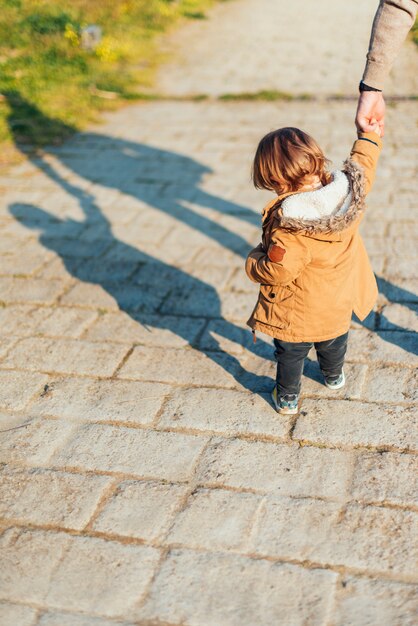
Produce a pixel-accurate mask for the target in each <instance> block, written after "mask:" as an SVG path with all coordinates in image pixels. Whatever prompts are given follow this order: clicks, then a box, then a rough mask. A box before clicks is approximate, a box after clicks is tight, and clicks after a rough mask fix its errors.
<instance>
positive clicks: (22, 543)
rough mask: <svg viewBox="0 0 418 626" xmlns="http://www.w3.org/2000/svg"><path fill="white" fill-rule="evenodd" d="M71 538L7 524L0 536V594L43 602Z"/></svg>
mask: <svg viewBox="0 0 418 626" xmlns="http://www.w3.org/2000/svg"><path fill="white" fill-rule="evenodd" d="M70 541H71V538H70V537H69V535H66V534H65V533H51V532H45V531H32V530H28V529H18V528H11V529H8V530H6V531H5V532H4V533H3V535H2V536H1V537H0V547H1V552H2V567H1V569H0V594H1V595H0V597H1V598H2V599H5V600H9V601H10V602H27V603H35V604H43V603H44V601H45V598H46V595H47V593H48V590H49V587H50V584H51V579H52V577H53V575H54V572H55V569H56V567H57V565H58V563H59V562H60V560H61V558H62V556H63V554H64V553H65V551H66V550H67V549H68V546H69V544H70Z"/></svg>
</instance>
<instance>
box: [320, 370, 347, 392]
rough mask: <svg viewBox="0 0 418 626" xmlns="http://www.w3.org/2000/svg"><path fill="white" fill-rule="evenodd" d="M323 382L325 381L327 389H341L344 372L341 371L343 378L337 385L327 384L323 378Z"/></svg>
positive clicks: (343, 381)
mask: <svg viewBox="0 0 418 626" xmlns="http://www.w3.org/2000/svg"><path fill="white" fill-rule="evenodd" d="M324 383H325V387H328V389H332V390H333V391H338V389H342V388H343V387H344V385H345V375H344V372H343V379H342V381H341V382H340V383H339V384H338V385H329V384H328V383H327V381H326V380H324Z"/></svg>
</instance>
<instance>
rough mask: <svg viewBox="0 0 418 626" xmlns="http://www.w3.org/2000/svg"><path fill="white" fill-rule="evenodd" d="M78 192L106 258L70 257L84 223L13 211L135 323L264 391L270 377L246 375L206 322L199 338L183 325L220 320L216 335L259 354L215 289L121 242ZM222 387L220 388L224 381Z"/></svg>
mask: <svg viewBox="0 0 418 626" xmlns="http://www.w3.org/2000/svg"><path fill="white" fill-rule="evenodd" d="M78 193H79V198H80V199H81V206H82V208H83V210H84V213H85V216H86V219H85V220H84V222H82V223H81V224H82V227H83V229H85V228H87V227H88V226H89V225H94V228H98V229H99V231H100V240H98V241H97V242H94V243H91V244H90V245H91V246H92V248H94V246H99V247H100V251H102V253H103V254H104V253H105V252H106V254H105V256H103V254H102V255H101V256H100V258H96V257H95V254H94V252H93V254H92V256H90V257H89V258H82V259H81V258H80V257H79V256H71V248H72V247H73V246H74V247H77V245H79V243H80V242H79V240H78V239H77V234H78V233H79V230H80V222H78V221H75V220H72V219H59V218H56V217H55V216H53V215H51V214H49V213H48V212H46V211H44V210H43V209H40V208H39V207H36V206H33V205H31V204H20V203H14V204H12V205H10V207H9V209H10V212H11V214H12V215H13V216H14V217H15V218H16V219H18V220H19V221H20V222H21V223H22V224H24V225H25V226H26V227H27V228H31V229H34V230H37V231H40V235H39V241H40V242H41V243H42V244H43V245H44V246H45V247H46V248H48V249H50V250H52V251H54V252H55V253H56V254H58V255H59V256H60V257H61V258H62V260H63V262H64V264H65V267H66V269H67V271H68V272H69V273H70V274H71V275H72V276H74V277H75V278H77V279H78V280H80V281H83V282H87V283H94V284H98V285H101V286H102V287H103V289H105V290H106V291H107V293H109V294H110V295H111V296H112V297H113V298H114V299H115V300H116V302H117V304H118V306H119V308H120V309H121V310H122V311H125V312H126V313H128V314H129V315H130V317H131V318H132V319H133V320H134V321H136V322H139V323H141V324H143V325H144V326H145V327H147V326H148V325H149V326H152V327H157V328H162V329H167V330H170V331H172V332H173V333H174V334H176V335H178V336H180V337H182V338H183V339H185V340H186V341H187V343H188V344H189V345H190V346H192V347H194V348H197V349H198V350H199V351H200V352H202V353H204V354H205V355H206V356H208V357H209V358H210V359H211V360H212V361H213V362H215V363H217V364H218V365H220V366H221V367H222V368H223V369H224V370H225V371H226V372H227V373H229V374H230V375H231V376H232V377H233V378H234V379H235V380H236V381H237V383H238V384H239V386H240V387H243V388H246V389H248V390H250V391H252V392H255V391H256V392H263V391H265V390H266V388H267V385H268V382H269V381H268V380H267V378H266V377H263V376H257V375H256V374H253V373H250V372H247V371H245V370H244V369H243V368H242V366H241V365H240V363H239V361H238V359H237V358H236V357H235V356H233V355H231V354H228V353H226V352H224V351H223V350H222V348H221V346H220V343H219V341H218V340H217V339H216V338H215V337H214V335H213V334H212V333H211V332H210V329H208V324H207V323H206V324H205V327H204V329H203V332H202V333H201V334H200V336H199V338H198V340H197V339H196V329H195V327H194V326H193V324H187V323H183V322H184V321H185V320H184V316H187V317H190V316H191V317H195V318H197V319H201V318H206V320H209V321H210V320H217V322H218V323H217V324H216V329H215V330H216V333H217V334H219V335H220V336H221V337H224V338H226V339H228V340H230V341H233V342H242V343H244V345H245V346H246V347H247V348H248V349H249V350H250V351H254V352H259V349H260V348H259V346H258V344H257V350H255V349H254V347H253V343H252V337H251V333H250V332H249V331H247V330H246V329H242V328H239V327H237V326H235V325H234V324H233V323H232V322H230V321H227V320H225V319H224V318H223V317H222V314H221V302H220V299H219V296H218V294H217V292H216V289H214V287H212V286H211V285H209V284H207V283H205V282H203V281H202V280H200V279H198V278H195V277H193V276H190V275H189V274H187V273H186V272H183V271H182V270H180V269H178V268H176V267H173V266H171V265H168V264H167V263H164V262H163V261H161V260H159V259H157V258H155V257H152V256H150V255H148V254H146V253H145V252H142V251H140V250H138V249H137V248H135V247H133V246H131V245H129V244H127V243H125V242H123V241H121V240H119V239H117V238H116V237H115V236H114V235H113V233H112V230H111V225H110V223H109V221H108V220H107V218H106V217H105V216H104V215H103V214H102V212H101V211H100V209H99V207H98V206H97V205H96V204H95V203H94V202H93V199H92V197H91V196H90V195H89V194H88V193H85V192H82V191H80V190H79V192H78ZM182 318H183V319H182ZM243 339H244V341H242V340H243ZM167 358H169V355H168V356H167ZM175 368H176V364H175V362H173V369H175ZM219 383H220V386H221V387H222V386H223V385H222V380H221V379H220V381H219ZM270 383H271V381H270Z"/></svg>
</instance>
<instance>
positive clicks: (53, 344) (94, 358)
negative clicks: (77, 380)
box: [2, 337, 128, 376]
mask: <svg viewBox="0 0 418 626" xmlns="http://www.w3.org/2000/svg"><path fill="white" fill-rule="evenodd" d="M127 351H128V347H127V346H121V345H117V344H109V343H92V342H87V341H77V340H75V339H44V338H40V337H31V338H25V339H22V340H21V341H20V342H19V343H18V344H17V346H16V347H15V348H14V349H12V350H11V351H10V353H9V354H8V356H7V357H6V358H5V360H4V361H3V362H2V366H3V367H16V368H21V369H27V370H32V371H39V370H40V371H43V372H58V373H62V374H79V375H81V374H87V375H89V374H90V375H95V376H111V375H112V374H113V372H114V371H115V369H116V368H117V366H118V365H119V363H121V361H122V359H123V357H124V356H125V354H126V353H127ZM28 355H31V358H30V360H28Z"/></svg>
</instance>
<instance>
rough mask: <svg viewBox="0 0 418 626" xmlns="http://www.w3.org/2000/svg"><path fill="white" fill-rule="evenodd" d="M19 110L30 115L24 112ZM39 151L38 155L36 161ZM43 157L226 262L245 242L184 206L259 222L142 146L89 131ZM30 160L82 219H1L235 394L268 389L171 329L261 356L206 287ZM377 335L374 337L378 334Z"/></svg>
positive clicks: (35, 210)
mask: <svg viewBox="0 0 418 626" xmlns="http://www.w3.org/2000/svg"><path fill="white" fill-rule="evenodd" d="M16 102H17V103H19V106H22V99H21V98H20V99H18V98H17V96H16V94H15V95H14V97H13V98H9V105H10V106H11V113H10V123H11V129H12V132H15V138H16V143H17V144H19V140H20V139H21V128H20V127H19V125H18V124H17V122H16V119H17V118H18V114H17V113H16V111H15V110H14V109H13V103H16ZM27 106H29V107H30V108H31V109H35V107H33V106H32V105H27ZM33 114H34V118H33V119H34V120H35V122H34V123H35V124H36V123H46V122H47V126H48V127H52V128H53V127H54V123H55V121H54V120H49V119H48V118H46V122H45V120H43V118H45V116H43V114H42V113H41V112H40V111H39V110H37V109H36V110H35V111H33ZM57 123H58V122H57ZM80 140H81V141H80ZM92 148H93V149H94V159H93V158H92V154H93V151H92ZM47 153H48V149H46V150H45V152H44V154H47ZM53 153H54V158H56V159H58V160H59V161H60V162H61V163H62V164H63V165H64V166H65V167H66V168H68V169H69V170H70V171H72V172H74V173H75V174H77V175H78V176H80V177H81V178H83V179H84V180H87V181H90V182H91V183H92V184H99V185H102V186H104V187H107V188H111V189H115V190H118V191H120V192H122V193H123V194H127V195H130V196H131V197H133V198H136V199H139V200H141V201H143V202H145V203H147V204H148V205H149V206H151V207H153V208H156V209H158V210H160V211H162V212H164V213H167V214H169V215H170V216H171V217H174V218H175V219H177V220H179V221H180V222H184V223H185V224H187V226H188V227H191V228H194V229H196V231H199V232H202V233H204V234H205V236H207V237H210V238H212V239H214V240H215V241H216V242H217V243H219V244H221V245H222V246H223V247H224V248H226V249H229V250H231V251H232V252H234V253H235V254H237V255H240V256H241V257H245V256H246V253H247V251H248V248H249V244H248V242H247V241H246V240H245V239H244V238H243V237H241V236H240V234H239V233H236V232H232V231H230V230H229V229H228V228H225V227H224V226H222V225H220V224H218V223H216V222H214V221H213V220H211V219H210V218H209V217H206V216H205V215H202V214H199V213H198V212H196V211H194V210H193V209H192V208H190V207H189V206H186V205H187V203H190V204H196V205H198V206H200V207H205V208H209V209H212V210H214V211H216V212H218V213H220V214H232V215H234V216H236V217H237V218H239V219H242V220H244V221H245V222H247V223H250V224H258V223H259V220H260V218H259V216H257V215H256V214H255V213H254V212H253V211H251V210H250V209H249V208H248V207H245V206H242V205H239V204H236V203H233V202H230V201H228V200H223V199H222V198H219V197H217V196H214V195H212V194H209V193H207V192H205V191H203V190H202V189H200V188H199V184H200V183H201V181H202V177H203V176H204V175H205V174H207V173H209V172H210V171H211V170H210V169H209V168H208V167H206V166H204V165H202V164H200V163H198V162H197V161H195V160H193V159H191V158H189V157H186V156H183V155H180V154H176V153H173V152H169V151H166V150H160V149H157V148H154V147H152V146H147V145H142V144H138V143H135V142H132V141H126V140H121V139H118V138H114V137H107V136H105V135H101V134H96V133H83V134H81V135H79V142H78V144H77V146H76V147H72V146H71V143H70V144H67V145H66V148H65V149H61V150H60V151H58V152H57V151H55V150H53ZM30 158H31V160H32V162H33V163H34V164H35V165H36V166H37V167H38V168H39V169H40V170H42V171H43V172H44V173H45V174H46V175H47V176H48V177H49V178H50V179H51V180H53V181H54V182H55V183H57V184H59V185H60V187H61V188H62V190H63V191H65V192H66V193H67V194H69V195H71V196H73V197H74V198H76V199H77V201H78V202H79V204H80V206H81V208H82V210H83V213H84V216H85V219H84V221H83V222H81V223H80V222H78V221H76V220H72V219H60V218H57V217H56V216H54V215H52V214H49V213H47V212H46V211H44V210H43V209H41V208H39V207H36V206H33V205H29V204H18V203H15V204H13V205H11V206H10V212H11V213H12V215H14V217H15V218H16V219H18V220H19V221H20V222H21V223H22V224H24V225H25V226H26V227H27V228H31V229H39V230H40V241H41V242H42V243H43V245H44V246H45V247H46V248H48V249H50V250H52V251H54V252H55V253H56V254H58V255H59V256H60V257H61V258H62V259H63V262H64V264H65V267H66V269H67V270H68V272H69V273H70V274H71V275H73V276H74V277H75V278H77V279H79V280H81V281H85V282H88V283H94V284H99V285H101V286H102V287H103V288H104V289H105V290H106V291H107V292H108V293H109V294H110V295H111V296H112V297H113V298H114V299H115V300H116V302H117V303H118V306H119V308H120V309H121V310H123V311H126V312H127V313H129V315H130V316H131V317H132V318H133V319H134V320H136V321H137V322H139V323H142V324H143V325H144V326H146V325H147V323H148V324H150V325H152V326H154V327H161V328H166V329H169V330H170V331H172V332H173V333H176V334H177V335H179V336H181V337H182V338H184V339H185V340H186V341H187V343H188V344H190V345H191V346H193V347H197V348H198V349H199V350H200V351H201V352H203V353H205V354H206V355H207V356H208V357H210V358H211V359H212V360H213V361H214V362H216V363H218V364H219V365H221V366H222V367H223V368H224V369H225V370H226V371H227V372H228V373H230V374H231V375H233V376H234V377H235V379H236V380H237V381H238V382H239V383H240V384H241V385H243V386H244V387H245V388H247V389H250V390H251V391H255V390H256V391H266V390H267V389H268V386H271V379H268V378H267V377H264V376H257V375H256V374H253V373H250V372H244V371H243V369H242V367H241V366H240V364H239V361H238V359H237V358H236V357H235V356H232V355H230V354H227V353H225V352H223V351H222V349H221V347H220V345H219V342H218V341H217V340H216V339H215V338H214V337H213V335H212V334H211V333H210V332H209V330H208V327H207V325H206V327H205V330H204V331H203V334H202V335H201V336H200V337H199V340H198V342H197V344H196V332H195V330H193V329H192V328H191V327H189V326H188V325H187V324H185V323H179V318H183V320H182V321H183V322H184V318H185V317H189V316H190V317H192V318H193V317H196V318H199V317H205V318H209V320H211V319H214V320H218V321H219V323H218V324H217V325H216V332H217V333H218V334H220V335H221V336H223V337H225V338H227V339H230V340H231V341H235V342H241V343H242V341H244V344H245V347H246V348H248V349H249V350H250V351H252V352H254V353H255V354H260V353H262V354H267V350H266V348H267V347H268V346H267V344H265V343H264V342H262V341H260V342H258V343H257V344H256V346H255V347H254V346H253V344H252V338H251V334H250V332H249V331H248V330H243V329H241V328H239V327H237V326H235V325H234V324H233V323H231V322H229V321H226V320H225V319H223V317H222V314H221V302H220V299H219V295H218V293H217V291H216V289H215V288H214V287H212V286H211V285H209V284H207V283H205V282H204V281H202V280H200V279H198V278H196V277H193V276H190V275H189V274H187V273H186V272H184V271H182V270H181V269H179V268H176V267H173V266H171V265H169V264H167V263H165V262H164V261H162V260H161V259H159V258H157V257H156V256H152V255H150V254H148V253H146V252H144V251H141V250H138V249H137V248H136V247H133V246H132V245H129V244H127V243H125V242H123V241H121V240H119V239H118V238H116V237H115V236H114V234H113V233H112V229H111V224H110V223H109V221H108V219H107V218H106V217H105V216H104V215H103V213H102V211H101V210H100V208H99V206H98V204H97V202H96V198H95V197H94V195H92V194H90V193H89V192H88V191H85V190H84V189H81V188H80V187H78V186H76V185H74V184H73V183H72V182H70V181H69V180H67V179H66V178H65V177H64V176H63V175H61V173H60V172H58V171H57V169H56V168H55V167H53V166H52V165H51V164H50V163H48V162H47V160H46V159H45V158H44V157H43V156H42V155H40V154H34V155H32V156H30ZM80 228H81V229H82V230H83V232H84V231H85V230H86V229H87V228H89V229H90V230H92V231H96V232H97V233H99V234H98V237H97V239H96V240H93V241H90V242H88V241H81V240H80V239H79V237H78V234H79V232H80ZM185 243H186V244H187V242H185ZM87 248H88V252H86V250H87ZM157 252H158V250H156V253H157ZM379 286H380V289H381V290H382V291H383V293H385V290H386V289H389V288H390V290H391V293H393V290H397V289H398V290H399V288H397V287H396V286H395V285H391V284H390V283H387V281H384V280H383V279H380V281H379ZM399 291H402V290H399ZM176 316H177V317H176ZM151 318H152V322H151V321H150V320H151ZM395 330H396V329H395ZM399 330H403V329H399ZM377 332H378V333H379V334H380V331H377ZM382 332H384V331H382ZM237 337H240V338H241V339H240V340H238V339H237ZM391 337H392V338H391V341H393V342H394V343H396V344H397V345H400V346H401V347H404V348H405V349H410V341H408V343H406V342H404V341H403V339H402V335H401V333H397V335H396V341H395V339H394V336H393V335H392V336H391ZM384 338H386V337H384ZM268 350H269V351H270V347H268ZM271 353H272V351H271Z"/></svg>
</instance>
